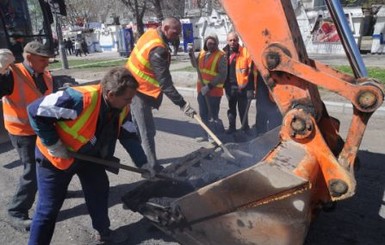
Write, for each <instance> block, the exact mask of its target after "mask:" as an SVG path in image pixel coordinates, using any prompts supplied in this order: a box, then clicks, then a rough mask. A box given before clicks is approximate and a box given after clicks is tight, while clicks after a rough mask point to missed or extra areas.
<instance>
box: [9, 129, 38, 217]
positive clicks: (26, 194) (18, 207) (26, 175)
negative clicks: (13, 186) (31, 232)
mask: <svg viewBox="0 0 385 245" xmlns="http://www.w3.org/2000/svg"><path fill="white" fill-rule="evenodd" d="M9 138H10V139H11V142H12V145H13V147H14V148H15V149H16V151H17V153H18V154H19V157H20V161H21V163H22V164H23V174H22V175H21V177H20V180H19V185H18V187H17V191H16V193H15V195H14V196H13V198H12V200H11V202H10V204H9V206H8V213H9V215H11V216H13V217H17V218H22V219H27V218H28V211H29V210H30V209H31V207H32V205H33V203H34V201H35V195H36V192H37V184H36V164H35V144H36V136H35V135H32V136H18V135H12V134H9Z"/></svg>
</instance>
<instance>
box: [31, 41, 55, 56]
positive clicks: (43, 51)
mask: <svg viewBox="0 0 385 245" xmlns="http://www.w3.org/2000/svg"><path fill="white" fill-rule="evenodd" d="M24 52H26V53H30V54H36V55H40V56H43V57H48V58H53V57H54V56H55V55H54V54H53V53H52V51H51V50H50V49H49V47H48V45H44V44H42V43H40V42H37V41H32V42H29V43H27V44H26V45H25V47H24Z"/></svg>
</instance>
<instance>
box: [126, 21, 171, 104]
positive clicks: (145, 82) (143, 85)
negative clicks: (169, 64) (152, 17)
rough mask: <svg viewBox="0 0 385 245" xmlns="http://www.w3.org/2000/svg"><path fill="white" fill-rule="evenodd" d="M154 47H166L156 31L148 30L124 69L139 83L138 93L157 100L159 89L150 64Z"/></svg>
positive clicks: (140, 39)
mask: <svg viewBox="0 0 385 245" xmlns="http://www.w3.org/2000/svg"><path fill="white" fill-rule="evenodd" d="M156 47H164V48H166V47H167V44H166V43H165V42H164V41H163V39H162V37H161V36H160V35H159V33H158V31H157V29H149V30H148V31H147V32H145V33H144V34H143V35H142V36H141V37H140V38H139V40H138V42H137V43H136V45H135V48H134V49H133V51H132V53H131V55H130V57H129V58H128V61H127V64H126V67H127V69H129V70H130V71H131V73H132V75H133V76H134V77H135V79H136V81H138V83H139V88H138V91H139V92H141V93H142V94H146V95H148V96H151V97H154V98H157V97H158V96H159V95H160V93H161V89H160V87H159V82H158V81H157V80H156V77H155V73H154V71H153V70H152V67H151V64H150V51H151V50H152V49H154V48H156Z"/></svg>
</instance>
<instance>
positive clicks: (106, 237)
mask: <svg viewBox="0 0 385 245" xmlns="http://www.w3.org/2000/svg"><path fill="white" fill-rule="evenodd" d="M93 238H94V242H93V243H92V244H93V245H99V244H114V243H122V242H124V241H125V240H127V237H126V236H124V234H118V233H117V232H115V231H112V230H110V229H108V230H106V231H103V232H96V233H95V234H94V237H93Z"/></svg>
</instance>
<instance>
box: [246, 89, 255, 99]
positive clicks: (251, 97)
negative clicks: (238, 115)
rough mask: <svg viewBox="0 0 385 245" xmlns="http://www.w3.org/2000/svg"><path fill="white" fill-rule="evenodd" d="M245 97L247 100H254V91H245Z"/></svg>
mask: <svg viewBox="0 0 385 245" xmlns="http://www.w3.org/2000/svg"><path fill="white" fill-rule="evenodd" d="M246 97H247V99H248V100H252V99H254V98H255V97H254V91H253V90H247V91H246Z"/></svg>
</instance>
